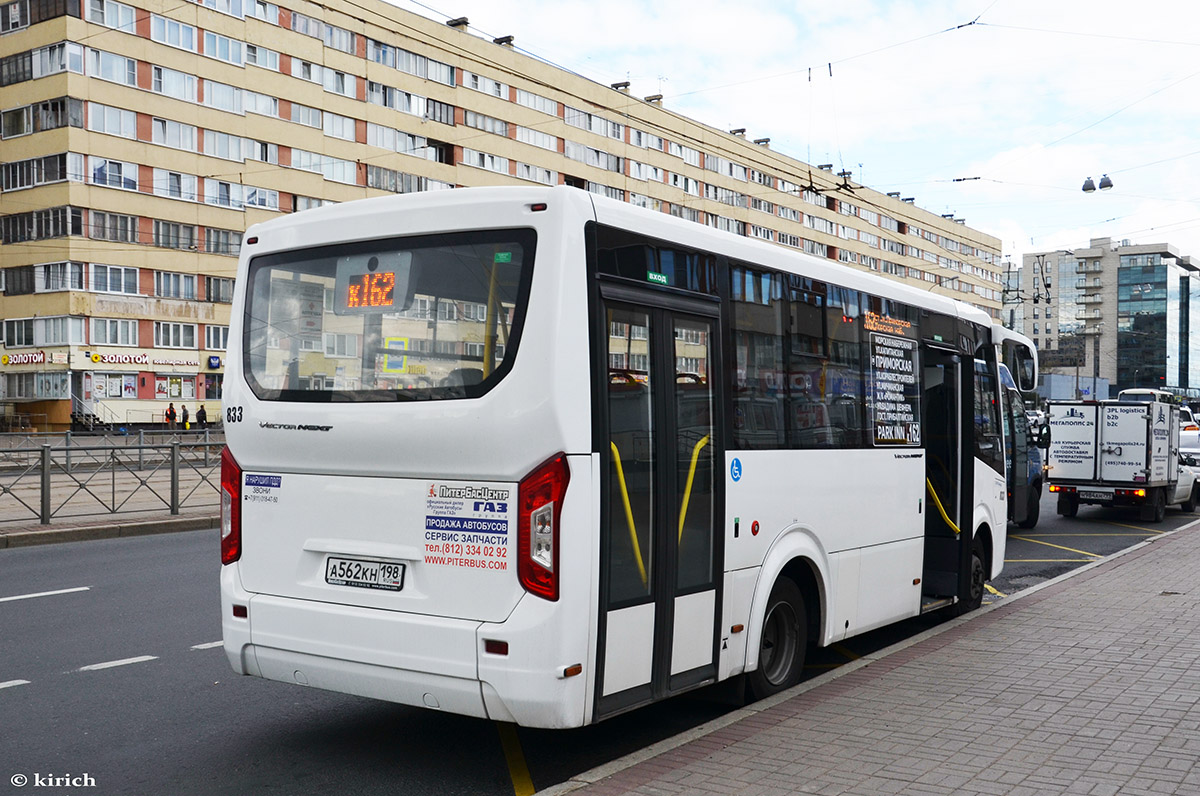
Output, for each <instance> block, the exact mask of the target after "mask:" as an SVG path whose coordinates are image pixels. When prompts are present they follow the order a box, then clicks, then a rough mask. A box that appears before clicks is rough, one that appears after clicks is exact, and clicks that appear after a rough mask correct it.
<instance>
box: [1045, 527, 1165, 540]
mask: <svg viewBox="0 0 1200 796" xmlns="http://www.w3.org/2000/svg"><path fill="white" fill-rule="evenodd" d="M1128 527H1131V528H1132V527H1133V526H1128ZM1135 530H1141V529H1140V528H1137V529H1135ZM1153 533H1165V531H1155V532H1153ZM1064 536H1065V537H1070V538H1073V539H1074V538H1080V537H1082V538H1091V537H1093V536H1096V537H1099V538H1101V539H1110V538H1111V539H1119V538H1121V537H1123V536H1146V534H1144V533H1120V532H1116V531H1114V532H1112V533H1023V534H1021V537H1022V538H1024V539H1062V538H1063V537H1064Z"/></svg>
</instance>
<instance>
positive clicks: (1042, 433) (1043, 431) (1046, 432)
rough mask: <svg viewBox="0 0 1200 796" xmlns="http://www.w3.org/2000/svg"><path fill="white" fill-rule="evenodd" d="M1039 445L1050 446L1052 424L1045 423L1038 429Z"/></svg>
mask: <svg viewBox="0 0 1200 796" xmlns="http://www.w3.org/2000/svg"><path fill="white" fill-rule="evenodd" d="M1037 446H1038V447H1039V448H1049V447H1050V425H1049V424H1048V423H1043V424H1042V426H1041V428H1039V429H1038V431H1037Z"/></svg>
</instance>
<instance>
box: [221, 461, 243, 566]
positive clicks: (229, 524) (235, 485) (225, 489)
mask: <svg viewBox="0 0 1200 796" xmlns="http://www.w3.org/2000/svg"><path fill="white" fill-rule="evenodd" d="M241 557H242V468H241V467H239V466H238V463H237V461H235V460H234V458H233V454H232V453H230V452H229V446H225V447H224V448H222V449H221V563H222V564H232V563H233V562H234V561H237V560H238V559H239V558H241Z"/></svg>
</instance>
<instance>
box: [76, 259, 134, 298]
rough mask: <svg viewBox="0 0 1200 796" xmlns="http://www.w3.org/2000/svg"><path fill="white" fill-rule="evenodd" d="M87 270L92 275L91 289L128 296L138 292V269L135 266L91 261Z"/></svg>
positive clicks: (97, 291)
mask: <svg viewBox="0 0 1200 796" xmlns="http://www.w3.org/2000/svg"><path fill="white" fill-rule="evenodd" d="M88 270H89V272H90V273H91V277H92V287H91V289H92V290H93V291H94V292H96V293H124V294H126V295H129V296H136V295H137V294H138V270H137V269H136V268H123V267H121V266H119V265H100V264H98V263H92V264H91V265H90V266H88Z"/></svg>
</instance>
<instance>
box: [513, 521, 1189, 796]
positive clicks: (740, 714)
mask: <svg viewBox="0 0 1200 796" xmlns="http://www.w3.org/2000/svg"><path fill="white" fill-rule="evenodd" d="M1197 525H1200V519H1197V520H1194V521H1192V522H1189V523H1187V524H1186V525H1183V526H1180V527H1179V528H1176V529H1175V530H1173V531H1167V532H1166V533H1163V534H1160V535H1158V536H1153V537H1150V538H1149V539H1146V540H1145V541H1142V542H1138V543H1137V544H1134V545H1130V546H1129V547H1126V548H1124V549H1123V550H1118V551H1117V552H1115V553H1113V554H1111V555H1108V556H1105V557H1104V558H1101V559H1098V560H1096V561H1090V562H1088V563H1087V564H1084V565H1083V566H1080V567H1076V568H1075V569H1072V570H1070V571H1069V572H1064V573H1063V574H1061V575H1059V576H1058V577H1056V578H1051V579H1050V580H1046V581H1042V582H1041V583H1037V584H1035V585H1033V586H1030V587H1029V588H1027V589H1022V590H1021V591H1019V592H1016V593H1015V594H1011V595H1009V596H1007V597H1005V598H1004V599H1001V600H997V601H996V602H993V603H989V604H988V605H985V606H983V607H982V608H980V609H978V610H976V611H972V612H971V613H969V614H966V615H964V616H960V617H957V618H955V619H951V620H949V621H946V622H943V623H942V624H940V625H938V626H936V627H931V628H929V629H928V630H924V631H922V632H920V633H918V634H916V635H914V636H910V637H909V638H906V639H904V640H902V641H898V642H896V643H895V644H892V645H891V646H890V647H885V648H883V649H881V650H878V651H877V652H874V653H872V654H870V655H866V656H864V657H862V658H859V659H858V660H854V661H851V662H849V663H846V664H843V665H842V666H839V667H838V668H837V669H834V670H833V671H831V672H825V673H824V674H819V675H817V676H816V677H813V678H812V679H809V680H805V681H804V682H803V683H800V684H798V685H795V686H793V687H792V688H789V689H788V690H786V691H782V692H780V693H778V694H775V695H774V696H771V697H767V698H766V699H763V700H760V701H758V702H754V703H751V704H749V705H746V706H745V707H743V708H739V709H737V710H733V711H730V712H729V713H727V714H725V715H724V716H718V717H717V718H715V719H712V720H711V721H708V722H705V723H704V724H701V725H699V726H696V727H693V728H692V729H690V730H685V731H684V732H682V733H680V734H678V735H675V736H672V737H670V738H664V739H663V740H661V741H659V742H657V743H655V744H651V745H650V746H647V747H646V748H645V749H639V750H637V751H634V752H630V753H629V754H627V755H625V756H623V757H619V758H617V759H616V760H610V761H609V762H607V763H602V764H601V765H599V766H596V767H595V768H591V769H589V770H587V771H582V772H580V773H578V774H575V775H573V776H572V777H571V778H569V779H567V780H565V781H563V782H559V783H556V784H554V785H551V786H549V787H547V788H544V789H542V790H539V791H536V794H535V796H562V794H566V793H571V792H573V791H577V790H580V789H581V788H586V787H588V786H590V785H594V784H596V783H598V782H600V781H601V780H603V779H606V778H608V777H611V776H612V775H614V774H617V773H619V772H621V771H625V770H626V769H629V768H633V767H634V766H636V765H638V764H640V763H644V762H646V761H647V760H651V759H653V758H655V757H658V756H659V755H661V754H664V753H665V752H669V751H671V750H673V749H677V748H679V747H681V746H684V745H686V744H689V743H691V742H693V741H696V740H699V739H700V738H703V737H705V736H707V735H710V734H712V733H714V732H716V731H718V730H720V729H723V728H725V727H728V726H729V725H731V724H736V723H737V722H739V721H742V720H743V719H748V718H751V717H753V716H755V715H757V714H760V713H763V712H764V711H767V710H770V709H771V708H773V707H775V706H776V705H778V704H780V703H782V702H787V701H788V700H790V699H792V698H793V697H796V696H799V695H800V694H803V693H805V692H807V691H812V690H813V689H815V688H819V687H821V686H823V685H825V684H827V683H830V682H833V681H834V680H837V679H839V678H841V677H845V676H846V675H848V674H851V673H853V672H856V671H858V670H859V669H863V668H865V667H867V666H870V665H871V664H873V663H877V662H879V661H881V660H883V659H884V658H887V657H888V656H889V655H894V654H895V653H898V652H901V651H903V650H906V649H908V648H909V647H912V646H914V645H916V644H920V643H921V642H923V641H926V640H927V639H930V638H933V637H934V636H939V635H941V634H942V633H945V632H948V631H950V630H953V629H954V628H957V627H959V626H960V625H964V624H967V623H969V622H972V621H974V620H976V619H978V618H980V617H983V616H986V615H987V614H989V613H991V612H992V611H996V610H999V609H1001V608H1005V607H1008V606H1010V605H1012V604H1013V603H1014V602H1017V601H1019V600H1022V599H1024V598H1026V597H1031V596H1033V595H1035V594H1037V593H1038V592H1040V591H1042V590H1044V589H1048V588H1050V587H1052V586H1055V585H1057V584H1059V583H1062V582H1063V581H1065V580H1069V579H1071V578H1073V577H1075V576H1076V575H1082V574H1085V573H1087V572H1090V571H1092V570H1094V569H1097V568H1099V567H1102V566H1105V565H1107V564H1113V563H1114V562H1116V561H1118V560H1119V559H1120V558H1122V557H1123V556H1125V555H1128V554H1130V553H1134V552H1137V551H1139V550H1142V549H1144V548H1146V547H1147V546H1149V545H1152V544H1155V543H1156V542H1159V541H1161V540H1163V539H1166V538H1168V537H1171V536H1174V535H1175V534H1178V533H1179V532H1181V531H1186V530H1191V529H1192V528H1195V527H1197Z"/></svg>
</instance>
